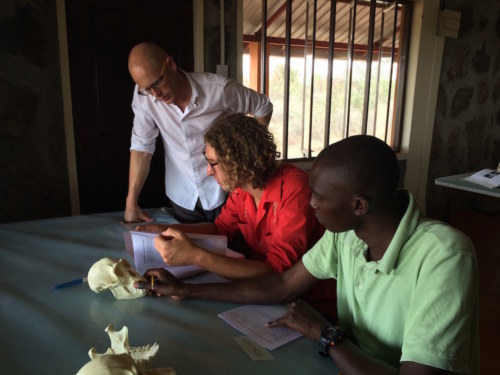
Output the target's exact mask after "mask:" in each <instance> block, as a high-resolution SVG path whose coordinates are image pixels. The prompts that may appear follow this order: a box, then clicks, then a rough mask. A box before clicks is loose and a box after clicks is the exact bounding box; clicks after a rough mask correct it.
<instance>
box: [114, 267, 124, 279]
mask: <svg viewBox="0 0 500 375" xmlns="http://www.w3.org/2000/svg"><path fill="white" fill-rule="evenodd" d="M114 271H115V275H116V276H118V277H122V276H123V271H122V269H121V268H119V267H115V268H114Z"/></svg>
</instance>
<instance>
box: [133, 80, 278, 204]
mask: <svg viewBox="0 0 500 375" xmlns="http://www.w3.org/2000/svg"><path fill="white" fill-rule="evenodd" d="M183 73H184V74H185V75H186V77H187V78H188V80H189V83H190V84H191V89H192V96H191V102H190V103H189V105H188V107H187V108H186V109H185V111H184V113H183V112H181V110H180V109H179V107H177V106H176V105H175V104H166V103H164V102H162V101H161V100H158V99H157V98H155V97H154V96H153V95H148V96H142V95H138V94H137V87H136V88H135V91H134V98H133V100H132V109H133V111H134V114H135V117H134V126H133V129H132V140H131V147H130V150H136V151H142V152H147V153H150V154H153V153H154V151H155V141H156V137H157V136H158V134H161V137H162V140H163V146H164V149H165V193H166V194H167V196H168V197H169V198H170V199H171V200H172V201H173V202H174V203H175V204H177V205H179V206H181V207H184V208H186V209H189V210H193V209H194V207H195V205H196V201H197V200H198V198H200V201H201V204H202V205H203V208H204V209H205V210H211V209H214V208H216V207H218V206H220V205H221V204H222V203H223V201H224V195H225V194H224V192H223V191H222V189H221V188H220V186H219V184H218V183H217V182H216V180H215V179H214V178H213V177H209V176H207V173H206V171H207V162H206V160H205V158H204V156H203V155H202V151H203V148H204V146H205V143H204V141H203V134H204V132H205V131H206V130H207V129H209V128H210V126H211V125H212V124H213V123H214V121H215V120H216V119H217V118H219V117H220V116H221V115H223V114H228V113H237V112H242V113H246V114H252V115H254V116H255V117H262V116H266V115H267V114H269V113H270V112H271V111H272V109H273V105H272V103H271V102H270V100H269V98H268V97H267V96H265V95H262V94H259V93H257V92H255V91H253V90H251V89H249V88H246V87H244V86H242V85H240V84H238V83H236V82H235V81H233V80H230V79H228V78H225V77H223V76H219V75H216V74H212V73H185V72H183Z"/></svg>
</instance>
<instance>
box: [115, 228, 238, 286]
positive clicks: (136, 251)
mask: <svg viewBox="0 0 500 375" xmlns="http://www.w3.org/2000/svg"><path fill="white" fill-rule="evenodd" d="M186 235H187V236H188V237H189V238H190V239H191V241H193V243H195V244H196V245H197V246H200V247H202V248H204V249H206V250H209V251H212V252H214V253H217V254H225V255H227V256H231V257H233V258H243V255H242V254H239V253H237V252H235V251H232V250H230V249H228V248H227V237H226V236H215V235H205V234H191V233H187V234H186ZM156 236H158V234H157V233H148V232H136V231H130V232H125V233H123V237H124V239H125V247H126V249H127V253H128V254H129V255H130V257H131V258H132V259H133V262H134V266H135V269H136V270H137V272H139V273H144V272H146V271H147V270H148V269H150V268H165V269H166V270H168V271H169V272H171V273H172V274H173V275H174V276H176V277H178V278H185V277H189V276H192V275H196V274H198V273H201V272H204V271H205V270H204V269H202V268H200V267H198V266H192V265H189V266H168V265H166V264H165V262H163V259H162V257H161V255H160V253H158V251H156V248H155V246H154V238H155V237H156Z"/></svg>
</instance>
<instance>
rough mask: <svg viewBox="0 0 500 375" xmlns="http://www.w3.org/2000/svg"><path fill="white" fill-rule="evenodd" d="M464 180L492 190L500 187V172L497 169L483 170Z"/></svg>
mask: <svg viewBox="0 0 500 375" xmlns="http://www.w3.org/2000/svg"><path fill="white" fill-rule="evenodd" d="M464 180H466V181H469V182H472V183H474V184H478V185H481V186H484V187H487V188H490V189H494V188H497V187H499V186H500V171H498V170H496V169H483V170H481V171H479V172H477V173H474V174H473V175H472V176H469V177H466V178H464Z"/></svg>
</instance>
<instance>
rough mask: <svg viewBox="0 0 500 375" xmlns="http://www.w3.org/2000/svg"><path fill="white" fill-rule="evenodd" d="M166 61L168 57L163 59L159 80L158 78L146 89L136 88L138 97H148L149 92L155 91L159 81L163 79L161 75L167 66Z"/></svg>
mask: <svg viewBox="0 0 500 375" xmlns="http://www.w3.org/2000/svg"><path fill="white" fill-rule="evenodd" d="M167 59H168V57H167V58H166V59H165V62H164V63H163V66H162V68H161V72H160V78H158V79H157V80H156V81H154V82H153V83H152V84H151V85H149V87H147V88H145V89H141V88H140V87H139V86H137V93H138V94H139V95H142V96H147V95H150V94H151V90H153V89H156V86H157V85H158V84H159V83H160V82H161V80H162V79H163V75H164V74H165V67H166V66H167Z"/></svg>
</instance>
